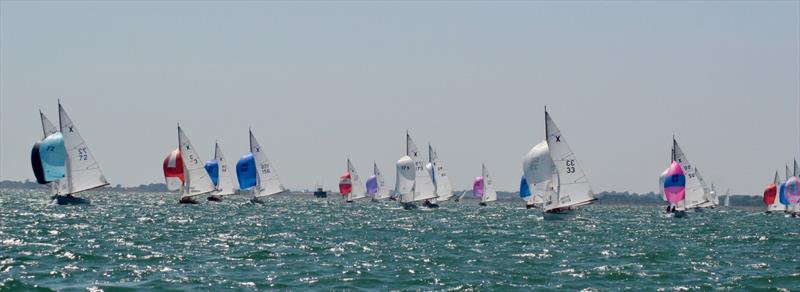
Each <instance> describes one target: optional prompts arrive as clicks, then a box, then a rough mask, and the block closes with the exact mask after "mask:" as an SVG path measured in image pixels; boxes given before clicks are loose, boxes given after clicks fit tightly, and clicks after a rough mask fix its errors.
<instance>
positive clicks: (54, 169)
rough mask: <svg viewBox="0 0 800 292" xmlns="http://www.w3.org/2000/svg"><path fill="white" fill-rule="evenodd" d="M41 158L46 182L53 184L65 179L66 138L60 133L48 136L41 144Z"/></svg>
mask: <svg viewBox="0 0 800 292" xmlns="http://www.w3.org/2000/svg"><path fill="white" fill-rule="evenodd" d="M39 157H41V162H42V172H43V174H44V180H45V181H48V182H51V181H55V180H59V179H62V178H64V173H65V172H66V169H65V167H64V164H65V162H66V160H67V154H66V150H65V149H64V136H62V135H61V133H60V132H59V133H53V134H51V135H50V136H47V138H44V140H42V142H41V143H39Z"/></svg>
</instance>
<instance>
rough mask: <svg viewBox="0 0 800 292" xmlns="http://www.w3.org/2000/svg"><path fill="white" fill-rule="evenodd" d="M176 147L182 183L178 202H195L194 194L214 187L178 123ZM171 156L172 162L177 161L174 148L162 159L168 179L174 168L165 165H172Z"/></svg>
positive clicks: (198, 194)
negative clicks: (178, 154) (181, 166)
mask: <svg viewBox="0 0 800 292" xmlns="http://www.w3.org/2000/svg"><path fill="white" fill-rule="evenodd" d="M178 149H179V150H178V152H179V153H180V158H181V159H180V162H181V163H182V164H183V169H182V170H183V185H182V186H181V188H180V189H181V192H182V193H181V198H180V200H179V201H178V202H179V203H181V204H197V203H198V202H197V200H195V199H194V197H195V196H200V195H205V194H208V193H211V192H213V191H214V190H216V189H215V188H214V184H213V183H212V182H211V177H210V176H209V174H208V172H207V171H206V168H205V165H204V164H203V163H202V162H201V161H202V160H201V159H200V155H198V154H197V150H195V149H194V146H193V145H192V142H191V141H190V140H189V137H188V136H186V133H184V132H183V129H181V126H180V125H178ZM172 157H175V160H174V162H175V163H178V159H177V155H176V154H175V151H174V150H173V151H172V152H171V153H170V155H168V156H167V159H166V160H165V161H164V164H165V167H164V177H165V178H166V179H167V180H168V181H169V178H170V177H175V174H174V172H173V171H175V169H174V168H172V169H170V168H168V167H167V166H172V165H173V164H170V163H171V160H172V159H171V158H172ZM168 184H169V183H168Z"/></svg>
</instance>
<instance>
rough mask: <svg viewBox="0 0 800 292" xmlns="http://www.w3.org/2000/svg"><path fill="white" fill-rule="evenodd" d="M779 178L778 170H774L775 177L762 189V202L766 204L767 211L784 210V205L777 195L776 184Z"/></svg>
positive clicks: (778, 182)
mask: <svg viewBox="0 0 800 292" xmlns="http://www.w3.org/2000/svg"><path fill="white" fill-rule="evenodd" d="M780 180H781V179H780V177H779V176H778V171H775V178H774V179H772V183H771V184H769V185H767V187H766V188H765V189H764V198H763V201H764V204H765V205H767V213H773V212H784V211H786V205H784V204H783V203H781V199H780V198H779V197H778V185H779V184H780Z"/></svg>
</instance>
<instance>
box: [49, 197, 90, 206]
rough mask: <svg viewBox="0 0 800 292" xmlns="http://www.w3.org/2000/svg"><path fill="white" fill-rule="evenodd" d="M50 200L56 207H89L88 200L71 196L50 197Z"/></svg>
mask: <svg viewBox="0 0 800 292" xmlns="http://www.w3.org/2000/svg"><path fill="white" fill-rule="evenodd" d="M50 199H52V200H53V204H56V205H89V204H91V202H90V201H89V199H84V198H78V197H73V196H61V195H55V196H52V197H51V198H50Z"/></svg>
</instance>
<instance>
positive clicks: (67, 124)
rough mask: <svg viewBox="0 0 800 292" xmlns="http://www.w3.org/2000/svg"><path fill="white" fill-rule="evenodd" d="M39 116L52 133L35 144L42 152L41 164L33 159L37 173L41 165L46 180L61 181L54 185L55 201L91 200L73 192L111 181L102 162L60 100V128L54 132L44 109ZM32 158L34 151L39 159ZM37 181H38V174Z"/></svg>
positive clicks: (44, 127) (72, 202) (83, 202)
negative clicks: (96, 158)
mask: <svg viewBox="0 0 800 292" xmlns="http://www.w3.org/2000/svg"><path fill="white" fill-rule="evenodd" d="M40 117H41V118H42V128H43V131H44V132H45V134H47V133H49V132H53V133H52V134H50V135H48V136H47V137H46V138H45V139H43V140H42V141H41V142H40V143H38V145H37V146H38V147H37V146H34V150H35V151H34V152H39V158H38V160H39V165H37V163H36V161H32V162H34V163H33V168H34V173H36V172H37V168H41V170H42V172H43V178H44V179H45V182H55V181H56V180H57V181H58V182H57V183H54V184H53V187H52V188H53V189H54V190H55V194H54V195H53V196H52V200H53V202H54V203H56V204H59V205H67V204H89V200H87V199H83V198H78V197H75V196H74V195H75V194H77V193H80V192H85V191H88V190H92V189H96V188H100V187H104V186H107V185H108V181H107V180H106V177H105V176H104V175H103V171H102V170H100V165H99V164H98V163H97V161H96V160H95V158H94V155H92V152H91V151H90V150H89V146H87V144H86V141H84V140H83V137H82V136H81V135H80V133H79V132H78V127H77V126H75V123H73V122H72V119H70V118H69V116H68V115H67V112H66V111H65V110H64V107H63V106H62V105H61V102H59V103H58V124H59V130H58V132H54V128H55V126H53V125H52V123H50V121H49V120H47V118H46V117H44V115H43V114H41V112H40ZM37 148H38V149H37ZM36 150H38V151H36ZM32 154H35V153H32ZM33 158H35V157H34V155H32V160H36V159H33ZM62 167H63V168H62ZM62 172H63V174H62ZM37 181H39V177H38V175H37ZM40 183H41V182H40Z"/></svg>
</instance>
